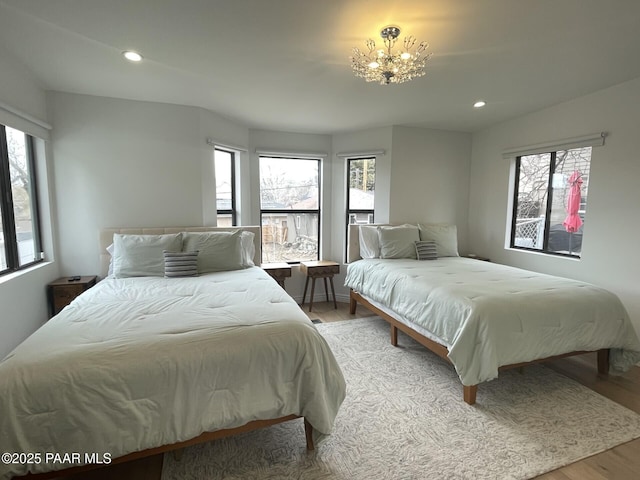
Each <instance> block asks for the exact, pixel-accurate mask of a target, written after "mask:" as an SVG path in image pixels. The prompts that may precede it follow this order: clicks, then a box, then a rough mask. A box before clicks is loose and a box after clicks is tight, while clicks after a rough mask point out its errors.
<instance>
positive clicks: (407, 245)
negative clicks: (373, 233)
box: [378, 224, 420, 258]
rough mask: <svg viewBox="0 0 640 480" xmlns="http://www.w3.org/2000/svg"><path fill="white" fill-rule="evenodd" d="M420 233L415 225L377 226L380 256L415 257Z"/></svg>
mask: <svg viewBox="0 0 640 480" xmlns="http://www.w3.org/2000/svg"><path fill="white" fill-rule="evenodd" d="M419 240H420V233H419V231H418V227H417V226H416V225H409V224H405V225H398V226H395V227H378V241H379V242H380V258H416V243H415V242H417V241H419Z"/></svg>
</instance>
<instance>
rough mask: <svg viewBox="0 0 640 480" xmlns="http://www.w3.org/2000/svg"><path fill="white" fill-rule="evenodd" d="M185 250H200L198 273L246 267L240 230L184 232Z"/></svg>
mask: <svg viewBox="0 0 640 480" xmlns="http://www.w3.org/2000/svg"><path fill="white" fill-rule="evenodd" d="M183 235H184V242H183V250H184V251H185V252H189V251H196V250H198V252H199V253H198V273H209V272H222V271H228V270H240V269H242V268H246V266H245V265H244V263H243V254H242V240H241V232H240V230H236V231H234V232H183Z"/></svg>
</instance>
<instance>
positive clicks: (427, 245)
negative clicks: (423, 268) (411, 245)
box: [415, 240, 438, 260]
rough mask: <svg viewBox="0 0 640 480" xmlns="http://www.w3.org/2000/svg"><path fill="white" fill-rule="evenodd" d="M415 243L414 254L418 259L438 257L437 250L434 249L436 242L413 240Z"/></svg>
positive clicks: (434, 258)
mask: <svg viewBox="0 0 640 480" xmlns="http://www.w3.org/2000/svg"><path fill="white" fill-rule="evenodd" d="M415 245H416V256H417V257H418V260H437V259H438V251H437V250H436V242H433V241H430V240H427V241H418V242H415Z"/></svg>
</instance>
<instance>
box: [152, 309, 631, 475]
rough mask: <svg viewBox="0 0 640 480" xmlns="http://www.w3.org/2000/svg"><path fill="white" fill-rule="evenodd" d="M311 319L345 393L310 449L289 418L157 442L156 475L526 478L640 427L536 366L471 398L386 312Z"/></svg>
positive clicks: (598, 448) (600, 398)
mask: <svg viewBox="0 0 640 480" xmlns="http://www.w3.org/2000/svg"><path fill="white" fill-rule="evenodd" d="M316 328H317V329H318V330H319V331H320V332H321V333H322V335H323V336H324V337H325V338H326V340H327V342H328V343H329V345H330V346H331V348H332V350H333V351H334V353H335V356H336V358H337V360H338V362H339V364H340V366H341V367H342V370H343V373H344V376H345V378H346V381H347V398H346V400H345V402H344V403H343V405H342V407H341V410H340V413H339V415H338V417H337V418H336V422H335V427H334V431H333V433H332V434H331V435H330V436H329V437H328V438H327V439H326V440H325V441H324V442H323V443H322V444H320V445H318V446H317V448H316V450H315V451H313V452H307V451H306V449H305V442H304V429H303V424H302V420H296V421H291V422H287V423H284V424H280V425H276V426H273V427H269V428H265V429H262V430H259V431H254V432H249V433H246V434H242V435H238V436H235V437H232V438H228V439H223V440H218V441H215V442H210V443H207V444H201V445H196V446H194V447H190V448H188V449H185V451H184V454H183V456H182V458H181V459H180V460H176V459H175V458H174V456H173V455H171V454H166V455H165V459H164V466H163V472H162V480H178V479H181V480H183V479H223V478H224V479H243V480H244V479H302V480H306V479H309V480H311V479H313V480H315V479H339V480H352V479H367V480H369V479H379V480H389V479H474V480H475V479H500V480H505V479H527V478H531V477H534V476H536V475H540V474H542V473H545V472H548V471H550V470H554V469H556V468H559V467H561V466H564V465H568V464H570V463H573V462H575V461H577V460H580V459H582V458H585V457H587V456H591V455H594V454H596V453H599V452H602V451H604V450H607V449H609V448H612V447H614V446H616V445H619V444H621V443H624V442H627V441H629V440H632V439H635V438H638V437H640V415H638V414H636V413H634V412H632V411H630V410H628V409H626V408H624V407H622V406H620V405H618V404H616V403H614V402H612V401H610V400H608V399H607V398H605V397H603V396H601V395H599V394H597V393H595V392H593V391H591V390H589V389H588V388H586V387H583V386H582V385H580V384H578V383H576V382H574V381H572V380H570V379H568V378H566V377H564V376H562V375H560V374H558V373H556V372H554V371H552V370H550V369H548V368H545V367H544V366H532V367H527V368H526V369H524V372H517V371H513V370H512V371H507V372H504V373H503V374H501V375H500V378H499V379H498V380H495V381H492V382H488V383H486V384H483V385H481V386H480V387H479V388H478V402H477V404H476V405H474V406H470V405H467V404H466V403H464V401H463V400H462V387H461V384H460V382H459V380H458V378H457V376H456V374H455V371H454V369H453V367H452V366H451V365H449V364H448V363H446V362H445V361H444V360H442V359H440V358H439V357H437V356H436V355H434V354H432V353H431V352H429V351H428V350H426V349H425V348H424V347H422V346H420V345H418V344H417V343H416V342H414V341H413V340H411V339H410V338H408V337H407V336H405V335H402V334H401V335H399V348H396V347H393V346H391V345H390V344H389V327H388V325H387V324H386V322H384V320H382V319H380V318H378V317H369V318H366V319H361V320H349V321H343V322H335V323H323V324H318V325H316ZM594 368H595V366H594Z"/></svg>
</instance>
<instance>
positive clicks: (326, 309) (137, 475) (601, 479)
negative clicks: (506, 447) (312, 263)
mask: <svg viewBox="0 0 640 480" xmlns="http://www.w3.org/2000/svg"><path fill="white" fill-rule="evenodd" d="M304 312H305V313H306V314H307V316H308V317H309V318H311V319H312V320H321V321H322V322H337V321H344V320H350V319H354V318H356V317H357V318H363V317H366V316H371V315H372V314H371V313H370V312H368V311H366V310H365V309H364V308H362V307H358V312H357V314H356V315H350V314H349V304H347V303H338V309H337V310H336V309H334V307H333V303H328V302H318V303H314V304H313V312H311V313H309V309H308V306H305V308H304ZM546 365H548V366H550V367H551V368H553V369H554V370H556V371H558V372H560V373H562V374H564V375H566V376H568V377H570V378H573V379H574V380H576V381H578V382H580V383H581V384H583V385H585V386H586V387H588V388H591V389H592V390H595V391H596V392H598V393H600V394H601V395H603V396H605V397H607V398H609V399H611V400H613V401H615V402H617V403H619V404H621V405H624V406H625V407H627V408H629V409H631V410H633V411H635V412H637V413H640V367H634V368H633V369H632V370H631V371H629V372H627V373H626V374H625V375H623V376H620V377H614V376H607V377H604V376H600V375H599V374H598V371H597V369H596V357H595V355H583V356H581V357H572V358H567V359H560V360H556V361H554V362H550V363H547V364H546ZM460 395H462V388H460ZM481 395H482V387H480V388H479V393H478V396H479V399H481V398H482V397H481ZM479 401H481V400H479ZM161 471H162V456H161V455H158V456H154V457H149V458H146V459H142V460H138V461H135V462H130V463H127V464H125V465H113V466H111V467H106V468H102V469H99V470H95V471H92V472H85V473H82V474H78V475H73V476H69V477H66V478H67V479H69V480H79V479H87V480H109V479H113V478H118V479H121V480H134V479H135V480H159V479H160V473H161ZM536 478H538V479H544V480H633V479H640V439H637V440H634V441H632V442H629V443H625V444H623V445H620V446H618V447H615V448H612V449H611V450H608V451H606V452H603V453H601V454H598V455H594V456H593V457H589V458H587V459H585V460H582V461H580V462H576V463H574V464H571V465H568V466H566V467H563V468H560V469H558V470H555V471H553V472H549V473H546V474H544V475H542V476H539V477H536Z"/></svg>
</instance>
